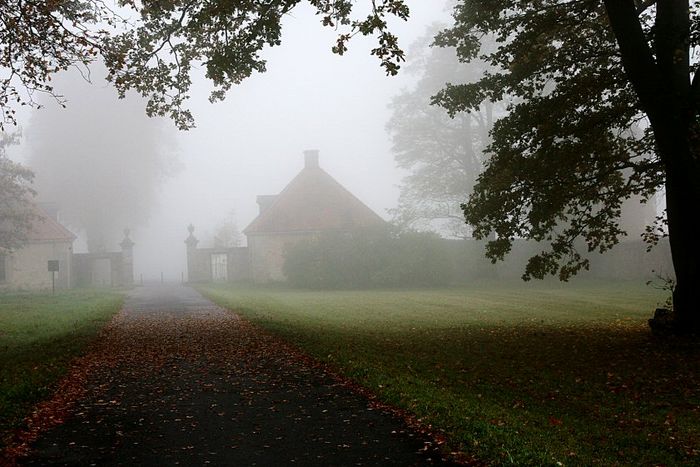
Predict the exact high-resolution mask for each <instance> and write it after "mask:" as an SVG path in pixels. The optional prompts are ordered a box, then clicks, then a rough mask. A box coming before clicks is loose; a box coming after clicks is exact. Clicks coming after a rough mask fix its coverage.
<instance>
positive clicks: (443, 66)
mask: <svg viewBox="0 0 700 467" xmlns="http://www.w3.org/2000/svg"><path fill="white" fill-rule="evenodd" d="M435 32H437V31H436V28H435V27H432V28H430V32H429V34H428V35H427V36H426V37H424V38H422V39H420V40H419V41H417V42H416V44H413V46H412V50H414V54H413V56H414V61H413V62H412V63H411V64H410V65H411V68H410V69H409V70H410V71H413V72H415V73H416V74H418V75H419V78H418V81H417V83H416V85H415V87H413V88H412V89H408V90H405V91H403V92H402V93H400V94H399V95H397V96H396V97H395V98H394V99H393V100H392V103H391V109H392V111H393V112H392V117H391V119H390V121H389V122H388V124H387V130H388V131H389V133H390V134H391V137H392V142H393V146H392V152H393V153H394V159H395V160H396V163H397V165H398V166H399V167H401V168H403V169H406V170H408V171H409V174H408V175H407V176H406V177H405V178H404V179H403V180H402V183H401V185H400V190H401V191H400V195H399V204H398V207H397V208H396V209H394V210H393V211H392V214H393V216H394V221H395V222H396V223H397V224H398V225H399V226H401V227H402V228H406V229H412V228H415V229H419V230H433V231H436V232H440V233H442V234H445V235H448V236H450V237H458V238H460V237H461V238H464V237H468V236H469V234H470V232H469V229H468V226H467V224H466V223H465V222H464V216H463V214H462V211H461V210H460V208H459V207H460V204H461V203H462V202H464V200H465V199H466V198H467V197H468V196H469V194H470V193H471V191H472V189H473V187H474V183H475V181H476V177H477V176H478V175H479V173H480V172H481V170H482V166H483V157H484V156H483V151H484V149H485V148H486V146H487V145H488V141H489V131H490V130H491V127H492V124H493V104H492V103H491V102H488V101H487V102H484V103H482V105H480V106H479V110H478V111H470V112H460V113H459V114H457V115H455V116H454V118H450V117H449V116H448V115H447V113H446V112H445V111H444V109H441V108H439V107H436V106H433V105H430V97H431V96H432V95H433V94H435V93H436V92H438V91H439V90H440V89H441V88H442V87H443V86H444V85H445V83H446V82H460V83H461V82H469V81H470V80H474V79H477V78H478V77H479V76H481V75H482V74H483V72H484V70H485V69H486V66H485V64H483V63H470V64H461V63H459V62H458V60H457V58H456V56H455V52H454V50H453V49H451V48H437V47H435V48H430V47H429V45H430V42H432V37H433V35H434V34H435Z"/></svg>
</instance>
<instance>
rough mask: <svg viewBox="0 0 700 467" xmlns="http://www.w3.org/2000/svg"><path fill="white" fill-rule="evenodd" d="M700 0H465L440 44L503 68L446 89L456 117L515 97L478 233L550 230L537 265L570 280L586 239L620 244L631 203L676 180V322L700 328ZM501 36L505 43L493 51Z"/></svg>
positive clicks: (531, 270)
mask: <svg viewBox="0 0 700 467" xmlns="http://www.w3.org/2000/svg"><path fill="white" fill-rule="evenodd" d="M699 9H700V6H699V5H698V4H697V2H693V3H692V4H691V3H689V2H688V0H657V1H654V0H649V1H641V0H604V1H602V0H574V1H562V0H542V1H537V2H532V1H525V0H492V1H485V0H463V1H461V2H459V3H458V5H457V6H456V7H455V10H454V16H455V21H456V22H455V25H454V27H452V28H449V29H447V30H445V31H443V32H441V33H440V34H439V35H438V36H437V38H436V44H437V45H441V46H449V47H456V48H457V52H458V55H459V57H460V59H461V60H462V61H465V62H469V61H471V60H475V59H479V60H483V61H486V62H488V63H491V64H493V65H494V66H496V67H498V68H500V71H494V72H489V73H486V74H485V75H484V76H483V77H482V78H481V79H480V80H478V81H477V82H476V83H472V84H459V85H448V86H447V87H446V88H445V89H444V90H442V91H441V92H440V93H438V94H437V95H436V96H435V99H434V101H435V102H436V103H439V104H440V105H442V106H444V107H445V108H446V109H447V110H449V111H450V113H451V114H453V115H455V114H457V113H459V112H461V111H468V110H473V109H476V108H478V106H479V105H481V103H482V102H484V101H485V100H491V101H496V100H502V99H505V100H508V101H510V102H511V104H510V106H509V109H508V114H507V116H506V117H504V118H502V119H500V120H498V121H497V122H496V124H495V127H494V130H493V132H492V138H493V142H492V144H491V146H490V148H489V153H490V154H491V158H490V159H489V162H488V163H487V167H486V169H485V172H484V173H483V175H482V176H481V177H480V179H479V181H478V183H477V185H476V187H475V192H474V194H473V195H472V196H471V197H470V199H469V202H468V203H466V204H465V205H464V206H463V209H464V214H465V217H466V220H467V221H468V222H469V223H470V224H472V225H473V226H475V235H476V236H477V237H481V238H483V237H486V236H488V235H489V234H491V233H492V232H495V233H496V235H497V238H496V239H495V240H493V241H490V242H489V243H488V245H487V251H486V252H487V255H488V256H489V257H490V258H492V259H493V260H498V259H502V258H503V257H504V255H505V254H506V253H508V251H509V250H510V248H511V246H512V243H513V240H514V239H515V238H518V237H521V238H523V237H524V238H530V239H534V240H538V241H543V242H547V243H548V244H549V247H548V248H547V249H546V250H544V251H542V252H541V253H540V254H538V255H536V256H534V257H533V258H531V259H530V261H529V263H528V264H527V267H526V270H525V276H524V277H525V278H526V279H528V278H530V277H537V278H541V277H543V276H545V275H547V274H558V275H559V277H560V278H561V279H564V280H566V279H568V278H569V277H570V276H571V275H573V274H575V273H576V272H578V271H579V270H580V269H582V268H587V267H588V264H589V263H588V259H587V258H585V256H584V255H582V254H580V253H579V252H578V251H577V250H576V243H575V241H576V240H577V239H582V240H583V242H585V245H586V246H587V249H588V250H589V251H599V252H604V251H606V250H608V249H610V248H611V247H612V246H613V245H615V244H616V243H617V242H618V240H619V238H620V236H621V235H622V234H623V232H622V230H621V228H620V226H619V224H618V218H619V216H620V206H621V204H622V202H623V201H624V200H625V199H628V198H630V197H633V196H640V197H641V198H642V199H649V198H650V197H651V196H652V195H653V194H654V193H656V192H657V191H658V190H664V194H665V200H666V213H667V217H666V219H665V221H666V222H667V228H668V235H669V240H670V245H671V253H672V258H673V264H674V268H675V275H676V286H675V288H674V290H673V308H674V310H673V311H674V314H673V315H672V319H671V323H670V327H671V328H673V329H674V330H675V331H677V332H690V333H698V334H700V287H698V285H699V284H700V242H699V241H698V239H699V238H700V223H699V222H698V221H697V219H696V218H697V207H698V206H700V183H698V180H700V162H699V161H700V121H699V111H700V77H699V75H698V73H697V68H698V63H697V60H695V61H691V59H690V55H691V52H693V53H697V51H698V42H699V41H700V11H699ZM487 35H495V36H496V37H497V41H498V48H497V49H496V50H493V51H490V50H486V51H484V50H482V49H481V47H480V39H481V38H482V37H484V36H487ZM637 124H640V125H641V127H642V128H643V131H642V132H635V131H634V128H635V126H636V125H637ZM657 227H658V226H657ZM663 230H664V229H663V228H662V229H661V231H663ZM657 231H658V230H657ZM651 324H652V326H653V327H654V326H655V325H657V324H660V322H659V321H652V322H651Z"/></svg>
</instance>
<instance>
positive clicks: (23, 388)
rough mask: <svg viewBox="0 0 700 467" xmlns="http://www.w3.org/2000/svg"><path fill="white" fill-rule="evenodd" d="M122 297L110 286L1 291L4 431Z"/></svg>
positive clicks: (0, 414) (43, 393)
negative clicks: (81, 288) (36, 290)
mask: <svg viewBox="0 0 700 467" xmlns="http://www.w3.org/2000/svg"><path fill="white" fill-rule="evenodd" d="M122 301H123V294H121V293H119V292H115V291H109V290H69V291H61V292H57V293H56V294H55V295H52V294H50V293H38V294H36V293H34V294H30V293H0V434H2V433H6V434H7V433H8V432H9V431H10V430H11V429H13V428H17V427H18V426H19V425H20V423H21V421H22V419H23V418H24V416H25V415H26V414H27V411H28V410H29V409H30V408H31V407H32V406H33V405H34V404H35V403H36V402H38V401H39V400H41V399H43V398H45V397H47V396H48V395H49V393H50V391H51V388H52V387H53V384H54V383H55V382H56V381H57V380H58V379H59V378H60V377H61V376H62V375H63V374H65V372H66V369H67V368H68V365H69V363H70V361H71V359H72V358H74V357H75V356H77V355H78V354H80V352H81V351H82V350H83V349H84V347H85V345H86V344H87V343H88V342H90V340H91V339H93V338H94V337H95V335H96V334H97V332H98V331H99V330H100V329H101V328H102V327H103V326H104V325H105V324H106V323H107V322H108V321H109V319H110V318H111V317H112V316H113V315H114V314H115V313H116V312H117V311H119V309H120V308H121V304H122ZM4 440H5V438H4V436H0V448H2V446H3V445H4V444H5V442H4Z"/></svg>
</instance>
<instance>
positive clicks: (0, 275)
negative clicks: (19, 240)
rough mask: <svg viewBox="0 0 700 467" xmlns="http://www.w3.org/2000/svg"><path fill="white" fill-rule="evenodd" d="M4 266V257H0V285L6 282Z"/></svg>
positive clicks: (5, 262) (5, 263)
mask: <svg viewBox="0 0 700 467" xmlns="http://www.w3.org/2000/svg"><path fill="white" fill-rule="evenodd" d="M6 265H7V261H5V256H4V255H0V283H3V282H5V281H6V280H7V272H6V271H7V269H6Z"/></svg>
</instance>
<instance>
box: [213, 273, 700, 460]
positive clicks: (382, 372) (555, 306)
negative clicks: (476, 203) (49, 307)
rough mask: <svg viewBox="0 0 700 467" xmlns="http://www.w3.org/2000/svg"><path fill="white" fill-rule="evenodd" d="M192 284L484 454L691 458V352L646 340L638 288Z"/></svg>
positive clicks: (645, 301)
mask: <svg viewBox="0 0 700 467" xmlns="http://www.w3.org/2000/svg"><path fill="white" fill-rule="evenodd" d="M200 290H201V291H202V292H203V293H204V294H205V295H207V296H208V297H210V298H211V299H212V300H214V301H215V302H217V303H219V304H221V305H223V306H226V307H228V308H230V309H232V310H235V311H237V312H239V313H240V314H242V315H243V316H244V317H246V318H247V319H249V320H251V321H253V322H254V323H257V324H259V325H261V326H263V327H264V328H266V329H268V330H270V331H272V332H273V333H276V334H278V335H280V336H281V337H283V338H285V339H287V340H289V341H291V342H293V343H294V344H296V345H298V346H300V347H301V348H303V349H304V350H305V351H307V352H309V353H310V354H311V355H313V356H314V357H315V358H317V359H319V360H321V361H323V362H326V363H330V364H331V365H333V366H334V367H335V368H337V369H338V370H339V371H341V372H342V373H344V374H345V375H347V376H349V377H351V378H353V379H354V380H356V381H358V382H359V383H361V384H362V385H364V386H366V387H368V388H370V389H372V390H373V391H375V392H376V393H377V394H379V396H380V397H381V398H382V399H383V400H384V401H386V402H388V403H391V404H394V405H396V406H399V407H402V408H404V409H408V410H409V411H411V412H413V413H415V414H416V415H417V416H418V417H419V418H420V419H421V420H422V421H423V422H424V423H426V424H431V425H433V426H434V427H437V428H438V429H440V430H442V431H444V432H445V433H446V434H447V435H448V437H449V438H450V439H451V442H452V445H451V446H450V448H451V449H458V450H462V451H464V452H467V453H471V454H474V455H476V456H477V457H478V458H480V459H482V460H484V461H487V462H489V463H495V464H530V465H560V464H563V465H592V464H604V465H642V464H648V465H660V464H665V465H675V464H688V463H696V462H700V457H699V455H700V451H699V449H700V448H699V446H700V349H699V348H698V346H697V345H696V344H692V343H687V342H669V341H658V340H655V339H654V338H653V337H651V335H650V333H649V331H648V328H647V325H646V319H647V318H649V317H650V315H651V313H652V311H653V308H654V307H655V306H656V305H657V304H658V303H659V302H662V301H663V299H664V298H665V297H664V296H663V293H661V292H659V291H658V290H654V289H652V288H650V287H646V286H644V285H643V284H633V283H613V284H610V283H582V282H578V283H577V284H575V285H573V286H571V285H564V284H558V283H556V284H553V283H544V284H534V285H529V284H481V285H479V286H472V287H468V288H460V289H442V290H413V291H396V290H373V291H331V292H314V291H295V290H285V289H279V288H276V289H268V288H255V287H252V286H231V285H227V286H223V285H219V286H217V285H209V286H202V287H200Z"/></svg>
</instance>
